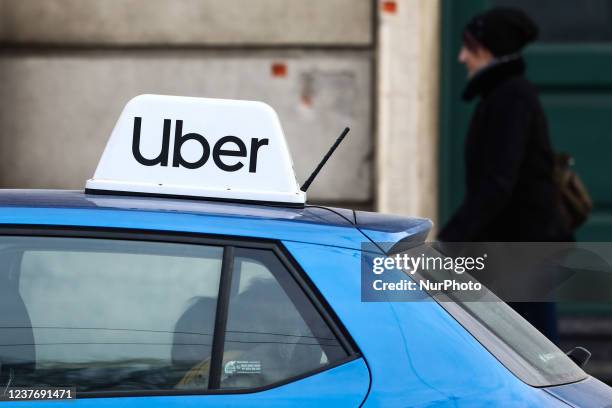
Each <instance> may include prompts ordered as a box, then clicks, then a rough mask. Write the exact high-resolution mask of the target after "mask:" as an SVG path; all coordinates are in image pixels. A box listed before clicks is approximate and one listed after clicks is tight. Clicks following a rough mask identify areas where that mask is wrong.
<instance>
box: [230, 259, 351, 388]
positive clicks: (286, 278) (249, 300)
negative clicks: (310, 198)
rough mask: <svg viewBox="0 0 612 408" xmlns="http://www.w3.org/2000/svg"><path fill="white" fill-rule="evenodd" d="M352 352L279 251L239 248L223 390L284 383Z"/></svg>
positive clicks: (233, 277)
mask: <svg viewBox="0 0 612 408" xmlns="http://www.w3.org/2000/svg"><path fill="white" fill-rule="evenodd" d="M346 356H347V354H346V352H345V350H344V349H343V347H342V346H341V344H340V343H339V342H338V340H337V339H336V337H335V336H334V335H333V333H332V332H331V330H330V329H329V327H328V326H327V324H326V323H325V321H324V320H323V319H322V317H321V316H320V314H319V313H318V312H317V310H316V309H315V308H314V306H313V305H312V303H311V302H310V301H309V300H308V298H307V297H306V295H305V294H304V292H303V291H302V290H301V288H300V287H299V286H298V284H297V282H296V281H295V279H294V278H293V277H292V275H291V274H290V272H289V271H288V270H287V269H286V268H285V266H284V265H283V264H282V263H281V261H280V260H279V259H278V257H277V256H276V255H275V254H274V252H272V251H269V250H263V249H245V248H237V249H236V251H235V258H234V268H233V274H232V285H231V294H230V300H229V309H228V320H227V326H226V334H225V342H224V349H223V363H222V367H223V369H222V373H221V382H220V384H221V388H222V389H234V388H237V389H244V388H255V387H261V386H266V385H269V384H273V383H276V382H279V381H284V380H287V379H290V378H292V377H296V376H299V375H301V374H305V373H308V372H309V371H313V370H316V369H319V368H321V367H324V366H326V365H328V364H330V363H333V362H336V361H338V360H341V359H343V358H345V357H346Z"/></svg>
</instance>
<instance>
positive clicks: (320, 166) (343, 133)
mask: <svg viewBox="0 0 612 408" xmlns="http://www.w3.org/2000/svg"><path fill="white" fill-rule="evenodd" d="M349 130H351V129H349V128H347V127H345V128H344V130H343V131H342V133H341V134H340V136H338V139H336V142H335V143H334V144H333V146H332V147H331V148H330V149H329V151H328V152H327V154H326V155H325V157H323V160H321V163H319V165H318V166H317V168H316V169H314V171H313V172H312V174H311V175H310V177H308V179H307V180H306V181H305V182H304V185H303V186H302V188H301V189H300V190H302V191H303V192H306V190H308V187H310V185H311V184H312V182H313V181H314V179H315V177H317V174H319V172H320V171H321V169H322V168H323V166H325V163H327V161H328V160H329V158H330V157H331V155H332V154H334V152H335V151H336V149H337V148H338V146H339V145H340V143H342V140H344V137H345V136H346V135H347V133H348V132H349Z"/></svg>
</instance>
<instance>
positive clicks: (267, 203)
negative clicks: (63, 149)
mask: <svg viewBox="0 0 612 408" xmlns="http://www.w3.org/2000/svg"><path fill="white" fill-rule="evenodd" d="M85 194H91V195H112V196H130V197H153V198H172V199H180V200H196V201H215V202H224V203H235V204H254V205H265V206H269V207H290V208H304V207H305V206H306V204H305V203H284V202H278V201H258V200H243V199H239V198H220V197H202V196H190V195H177V194H161V193H144V192H140V191H120V190H100V189H93V188H86V189H85Z"/></svg>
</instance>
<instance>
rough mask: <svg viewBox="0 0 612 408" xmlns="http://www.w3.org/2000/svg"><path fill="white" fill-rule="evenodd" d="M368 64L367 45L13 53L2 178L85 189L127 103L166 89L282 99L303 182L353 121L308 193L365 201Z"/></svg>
mask: <svg viewBox="0 0 612 408" xmlns="http://www.w3.org/2000/svg"><path fill="white" fill-rule="evenodd" d="M278 61H282V63H283V64H285V65H286V67H287V73H286V76H284V77H274V76H273V75H272V74H271V66H272V64H274V63H277V62H278ZM370 65H371V64H370V61H369V59H368V57H367V55H366V56H364V55H363V53H359V52H349V53H337V55H335V56H330V55H328V54H325V53H308V54H307V55H301V54H299V53H298V54H296V53H291V52H274V53H271V54H270V55H268V54H267V53H256V54H254V53H249V52H240V53H239V54H236V55H233V56H230V55H227V54H226V53H222V54H215V53H209V52H194V51H178V52H172V53H168V52H156V51H141V52H129V53H126V52H123V51H122V52H102V53H100V52H82V51H76V52H63V53H56V52H53V53H44V54H41V53H38V52H33V53H32V52H28V53H25V54H24V53H17V54H11V53H5V54H4V55H2V56H0V75H1V76H2V78H9V79H10V80H5V81H1V82H0V101H2V104H3V106H2V109H0V134H1V135H2V137H1V138H0V169H1V170H2V171H1V172H0V184H1V185H2V186H5V187H34V188H74V189H80V188H82V187H83V185H84V182H85V180H86V179H88V178H90V177H91V175H93V172H94V170H95V166H96V164H97V162H98V159H99V157H100V155H101V153H102V151H103V149H104V146H105V145H106V141H107V139H108V136H109V135H110V132H111V130H112V128H113V126H114V124H115V121H116V120H117V118H118V116H119V113H120V112H121V110H122V108H123V106H124V105H125V103H126V102H127V101H128V100H129V99H130V98H132V97H133V96H135V95H138V94H141V93H160V94H169V95H185V96H206V97H218V98H235V99H257V100H262V101H265V102H267V103H269V104H270V105H272V106H274V107H275V109H276V110H277V112H278V114H279V116H280V118H281V120H282V123H283V128H284V130H285V134H286V136H287V139H288V143H289V146H290V148H291V151H292V154H293V159H294V163H295V167H296V173H297V176H298V180H300V181H303V180H305V179H306V178H307V177H308V175H309V174H310V172H311V171H312V170H313V169H314V167H315V166H316V164H317V163H318V161H319V160H320V158H321V157H323V155H324V154H325V152H326V151H327V149H329V146H330V145H331V144H332V143H333V141H334V140H335V138H336V136H337V134H338V133H339V132H340V131H341V130H342V129H343V128H344V126H347V125H349V126H351V127H352V131H351V133H350V137H349V138H348V139H347V142H346V143H345V144H343V145H342V146H341V147H340V148H339V149H338V151H337V153H336V155H335V156H334V157H333V159H332V160H330V161H329V163H328V165H327V166H326V168H324V170H323V171H322V172H321V174H320V176H319V179H318V180H317V181H316V182H315V183H314V184H313V185H312V190H310V196H311V197H313V198H314V199H317V200H324V201H354V202H365V201H368V200H370V199H371V190H372V188H371V183H372V181H371V168H372V157H371V156H372V154H371V152H372V138H371V123H370V113H371V109H372V104H371V99H372V98H371V90H370V89H371V86H370V81H371V75H370ZM237 120H239V118H237Z"/></svg>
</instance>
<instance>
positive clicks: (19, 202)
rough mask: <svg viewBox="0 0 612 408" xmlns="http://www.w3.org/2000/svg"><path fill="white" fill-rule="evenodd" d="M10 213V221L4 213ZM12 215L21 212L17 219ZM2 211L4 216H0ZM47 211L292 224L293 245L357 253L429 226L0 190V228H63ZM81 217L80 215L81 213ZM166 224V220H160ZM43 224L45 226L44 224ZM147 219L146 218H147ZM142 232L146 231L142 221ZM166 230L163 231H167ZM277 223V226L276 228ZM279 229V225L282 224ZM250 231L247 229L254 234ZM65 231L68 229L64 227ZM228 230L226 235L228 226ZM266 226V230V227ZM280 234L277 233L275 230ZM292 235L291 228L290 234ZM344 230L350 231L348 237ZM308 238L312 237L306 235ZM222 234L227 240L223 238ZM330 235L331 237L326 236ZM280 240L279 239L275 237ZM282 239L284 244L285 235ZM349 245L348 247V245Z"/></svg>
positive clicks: (372, 216)
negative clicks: (368, 244) (300, 242)
mask: <svg viewBox="0 0 612 408" xmlns="http://www.w3.org/2000/svg"><path fill="white" fill-rule="evenodd" d="M43 208H44V209H46V211H45V212H44V213H41V212H40V211H37V212H35V213H32V211H27V210H32V209H43ZM9 209H12V211H10V214H12V216H11V217H10V219H9V218H8V217H7V216H2V215H3V214H5V215H8V214H9V213H7V210H9ZM17 209H22V211H20V213H19V214H17V213H16V210H17ZM1 210H4V211H1ZM53 210H72V212H69V213H65V212H63V213H61V214H64V216H65V218H73V216H74V215H76V214H89V215H93V213H91V211H104V214H105V215H106V217H104V218H106V219H107V222H106V223H105V224H104V226H116V227H127V225H123V224H121V223H117V225H114V224H113V223H112V218H113V216H112V215H111V214H113V213H115V214H117V215H118V214H119V213H124V212H125V211H129V212H130V213H131V214H132V217H131V219H132V220H134V221H133V222H132V223H131V225H134V223H135V222H136V221H135V217H134V212H135V211H136V212H139V213H143V214H144V213H149V214H164V215H166V216H172V215H174V216H175V217H174V219H175V221H177V222H176V231H185V232H197V231H188V229H186V228H185V227H184V219H180V220H179V218H178V217H179V216H180V215H185V216H188V215H191V216H194V215H195V216H198V218H197V220H198V221H201V220H202V219H204V217H202V216H210V217H215V218H217V219H218V217H227V219H228V220H229V219H236V218H237V219H240V220H242V222H243V223H244V221H245V220H248V221H250V222H251V223H255V224H257V223H258V225H260V227H262V228H267V227H264V224H265V223H266V222H268V223H270V222H273V223H274V224H273V225H275V226H282V225H284V226H285V228H288V227H289V226H288V225H287V224H286V223H288V222H289V223H293V226H294V227H295V226H296V225H298V224H299V226H300V228H299V231H298V230H295V231H294V232H295V235H296V236H295V237H294V238H295V239H291V240H299V238H298V237H299V234H300V233H302V234H303V233H304V232H305V231H307V230H308V232H309V234H308V236H307V237H304V242H313V243H321V244H325V245H334V246H344V247H346V246H348V247H351V248H355V249H361V246H362V245H361V243H362V242H364V241H376V242H385V244H384V245H382V247H381V246H380V245H379V247H381V249H382V250H383V251H384V252H389V251H390V250H391V247H392V246H393V245H394V244H396V243H398V242H408V241H414V240H419V241H420V240H424V237H425V236H426V234H427V232H428V231H429V229H430V228H431V222H430V221H429V220H426V219H421V218H406V217H397V216H389V215H384V214H378V213H371V212H364V211H353V210H350V209H343V208H333V207H325V206H319V205H308V204H307V205H305V206H304V207H291V206H281V205H274V204H246V203H239V202H221V201H210V200H192V199H182V198H161V197H148V196H127V195H98V194H85V193H84V192H83V191H77V190H10V189H5V190H2V189H0V224H13V225H14V224H29V225H32V224H41V223H42V224H49V223H52V224H53V225H57V224H58V223H59V224H60V225H63V223H62V222H61V221H58V220H60V219H61V215H60V212H59V211H55V212H54V211H53ZM84 212H85V213H84ZM89 218H91V219H92V220H91V222H89V223H87V221H79V226H87V225H90V226H99V222H97V221H96V220H95V219H94V218H95V217H91V216H90V217H89ZM166 218H167V217H166ZM47 219H48V220H49V222H47V221H46V220H47ZM148 219H150V217H149V218H148ZM142 220H143V222H142V226H141V228H143V229H149V228H148V227H147V225H146V223H145V221H144V219H142ZM179 221H180V222H179ZM168 222H169V223H170V224H169V225H170V226H167V227H165V228H163V229H168V230H171V229H172V228H171V221H168ZM278 222H281V224H278ZM282 223H284V224H282ZM255 224H253V225H254V227H253V228H256V226H255ZM66 225H71V223H67V224H66ZM227 225H228V229H230V227H229V225H230V224H227ZM270 225H272V224H270ZM279 228H280V227H279ZM293 229H295V228H293ZM348 230H351V232H350V233H349V232H348ZM334 231H335V235H338V237H337V239H339V240H340V241H341V242H340V241H338V242H337V243H336V244H334V243H333V242H334V237H331V236H327V237H326V236H325V235H330V232H334ZM311 232H312V233H311ZM229 233H230V232H228V233H227V234H229ZM331 235H334V234H331ZM262 237H266V238H271V237H272V236H270V234H267V236H266V234H262ZM277 238H278V239H283V236H278V237H277ZM285 239H288V238H287V237H286V234H285ZM349 241H350V242H351V243H349Z"/></svg>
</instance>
